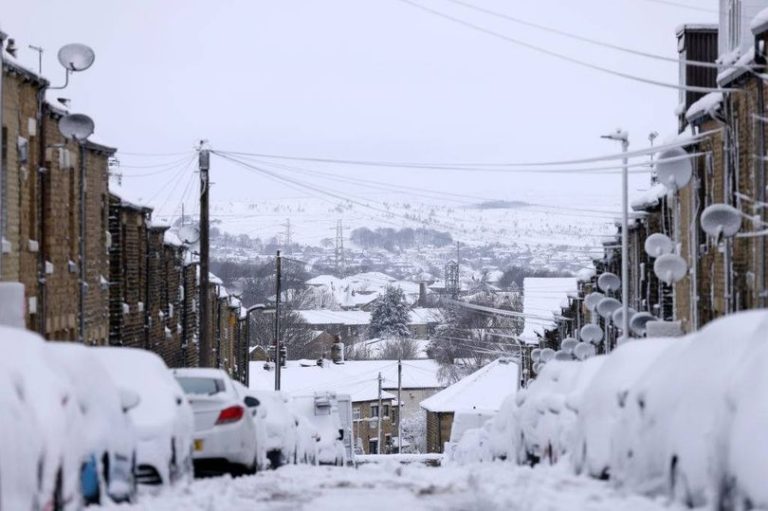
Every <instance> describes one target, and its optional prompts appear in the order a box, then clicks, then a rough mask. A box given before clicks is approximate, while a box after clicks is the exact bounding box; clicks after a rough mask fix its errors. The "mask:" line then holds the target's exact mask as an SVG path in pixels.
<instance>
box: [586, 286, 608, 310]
mask: <svg viewBox="0 0 768 511" xmlns="http://www.w3.org/2000/svg"><path fill="white" fill-rule="evenodd" d="M603 298H605V295H604V294H603V293H601V292H599V291H593V292H591V293H589V294H588V295H587V296H585V297H584V303H585V304H586V305H587V309H589V310H591V311H594V310H595V307H597V304H598V303H600V300H602V299H603Z"/></svg>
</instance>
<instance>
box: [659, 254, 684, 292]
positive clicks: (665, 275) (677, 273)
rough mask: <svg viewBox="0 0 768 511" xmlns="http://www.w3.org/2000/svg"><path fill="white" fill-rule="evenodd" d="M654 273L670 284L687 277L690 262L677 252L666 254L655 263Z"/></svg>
mask: <svg viewBox="0 0 768 511" xmlns="http://www.w3.org/2000/svg"><path fill="white" fill-rule="evenodd" d="M653 273H655V274H656V276H657V277H658V278H659V280H661V281H662V282H664V283H665V284H667V285H668V286H669V285H672V284H674V283H675V282H678V281H679V280H681V279H682V278H683V277H685V274H686V273H688V263H686V262H685V259H683V258H682V257H680V256H679V255H677V254H664V255H663V256H661V257H659V258H658V259H656V262H655V263H653Z"/></svg>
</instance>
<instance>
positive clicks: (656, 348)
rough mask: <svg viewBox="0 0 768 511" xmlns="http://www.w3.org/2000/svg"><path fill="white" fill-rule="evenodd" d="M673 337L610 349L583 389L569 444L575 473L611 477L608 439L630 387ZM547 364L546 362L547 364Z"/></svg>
mask: <svg viewBox="0 0 768 511" xmlns="http://www.w3.org/2000/svg"><path fill="white" fill-rule="evenodd" d="M673 342H675V340H674V339H637V340H633V341H629V342H625V343H623V344H621V345H619V347H618V348H616V349H615V350H613V351H612V352H611V354H610V355H608V356H607V357H606V359H605V361H604V362H603V364H602V366H601V367H600V369H599V370H598V371H597V372H596V373H595V375H594V377H593V378H592V379H591V381H590V383H589V385H588V386H587V388H586V389H585V390H584V393H583V397H582V399H581V403H580V404H579V406H578V419H577V421H576V428H575V430H574V435H573V441H574V444H573V445H572V446H571V449H570V452H571V461H572V463H573V467H574V469H575V470H576V472H577V473H586V474H588V475H591V476H593V477H597V478H601V479H607V478H608V477H610V473H611V470H610V469H611V467H610V458H611V442H612V435H613V432H614V428H615V425H616V424H617V422H618V421H619V415H620V412H621V409H622V407H623V406H624V405H625V402H626V399H627V395H628V394H629V390H630V389H631V388H632V386H633V385H634V383H635V382H636V381H637V380H638V378H639V377H640V376H641V375H642V374H643V373H644V372H645V370H646V369H647V368H648V367H650V366H651V365H652V364H653V363H654V362H655V361H656V360H658V359H659V357H661V356H662V355H663V354H664V352H665V351H667V350H668V349H669V347H670V346H671V345H672V343H673ZM547 365H549V364H547Z"/></svg>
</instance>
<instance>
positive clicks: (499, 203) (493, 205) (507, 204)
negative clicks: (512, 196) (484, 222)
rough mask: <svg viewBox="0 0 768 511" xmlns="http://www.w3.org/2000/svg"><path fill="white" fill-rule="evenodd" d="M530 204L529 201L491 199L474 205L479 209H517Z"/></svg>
mask: <svg viewBox="0 0 768 511" xmlns="http://www.w3.org/2000/svg"><path fill="white" fill-rule="evenodd" d="M526 206H529V204H528V203H527V202H524V201H519V200H489V201H485V202H481V203H480V204H477V205H476V206H474V207H475V208H477V209H515V208H524V207H526Z"/></svg>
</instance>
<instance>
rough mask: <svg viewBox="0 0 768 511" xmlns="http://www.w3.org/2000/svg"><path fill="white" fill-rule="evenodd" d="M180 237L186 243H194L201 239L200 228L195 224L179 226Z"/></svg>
mask: <svg viewBox="0 0 768 511" xmlns="http://www.w3.org/2000/svg"><path fill="white" fill-rule="evenodd" d="M179 239H180V240H181V242H182V243H184V244H185V245H194V244H195V243H197V242H198V241H200V229H198V228H197V226H194V225H182V226H181V227H179Z"/></svg>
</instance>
